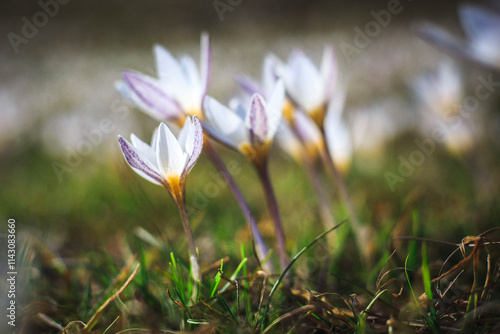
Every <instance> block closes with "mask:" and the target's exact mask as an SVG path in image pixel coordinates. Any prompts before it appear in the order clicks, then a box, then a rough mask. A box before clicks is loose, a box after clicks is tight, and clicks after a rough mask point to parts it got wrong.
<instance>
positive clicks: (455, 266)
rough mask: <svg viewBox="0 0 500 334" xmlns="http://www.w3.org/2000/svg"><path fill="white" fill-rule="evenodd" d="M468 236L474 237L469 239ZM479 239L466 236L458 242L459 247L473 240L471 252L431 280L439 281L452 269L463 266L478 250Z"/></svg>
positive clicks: (452, 270) (433, 281) (451, 271)
mask: <svg viewBox="0 0 500 334" xmlns="http://www.w3.org/2000/svg"><path fill="white" fill-rule="evenodd" d="M469 238H474V239H469ZM481 240H482V238H480V237H467V238H465V239H464V241H462V243H461V244H460V247H461V248H462V247H463V245H464V244H466V243H469V242H471V241H474V248H473V249H472V252H471V253H470V254H469V255H468V256H466V257H465V258H464V259H463V260H462V261H460V262H459V263H457V264H456V265H454V266H453V267H452V268H451V269H450V270H448V271H447V272H445V273H444V274H441V275H440V276H439V277H436V278H434V279H433V280H432V281H431V282H432V283H435V282H437V281H440V280H442V279H443V278H445V277H446V276H448V275H450V274H451V273H453V272H454V271H456V270H458V269H460V268H461V267H463V266H464V265H465V264H467V263H468V262H469V261H470V260H471V259H472V258H473V257H474V256H475V254H476V253H477V252H478V251H479V245H480V241H481Z"/></svg>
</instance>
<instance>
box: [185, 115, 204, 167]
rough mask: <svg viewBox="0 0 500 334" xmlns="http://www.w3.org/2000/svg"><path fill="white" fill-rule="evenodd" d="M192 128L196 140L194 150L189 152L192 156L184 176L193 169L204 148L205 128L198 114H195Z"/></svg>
mask: <svg viewBox="0 0 500 334" xmlns="http://www.w3.org/2000/svg"><path fill="white" fill-rule="evenodd" d="M191 129H192V131H194V142H193V145H192V148H193V151H192V152H187V154H189V155H190V156H189V160H188V162H187V164H186V167H185V168H184V172H183V173H182V174H183V176H186V175H187V174H188V173H189V172H190V171H191V169H192V168H193V166H194V164H195V163H196V161H197V160H198V158H199V157H200V154H201V151H202V149H203V128H202V126H201V122H200V120H199V119H198V117H196V116H193V126H192V128H191Z"/></svg>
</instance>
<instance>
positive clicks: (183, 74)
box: [116, 34, 211, 125]
mask: <svg viewBox="0 0 500 334" xmlns="http://www.w3.org/2000/svg"><path fill="white" fill-rule="evenodd" d="M154 54H155V59H156V68H157V75H158V78H152V77H150V76H148V75H145V74H142V73H139V72H134V71H124V72H123V74H122V76H123V83H118V84H117V85H116V87H117V89H118V91H119V92H120V93H121V94H122V95H123V96H124V97H125V98H127V99H128V100H130V101H132V102H133V103H134V104H136V105H137V106H138V107H139V108H140V109H141V110H143V111H144V112H146V113H147V114H148V115H150V116H152V117H153V118H155V119H157V120H159V121H169V122H173V123H175V124H177V125H181V124H183V123H184V118H185V116H186V115H189V116H198V117H202V110H201V108H202V103H203V98H204V97H205V95H206V93H207V90H208V82H209V77H210V64H211V52H210V42H209V38H208V35H207V34H202V36H201V55H200V68H199V70H198V68H197V67H196V64H195V62H194V60H193V58H192V57H190V56H188V55H183V56H181V57H179V58H178V59H176V58H174V56H172V54H171V53H170V52H169V51H168V50H167V49H165V48H164V47H162V46H160V45H155V46H154Z"/></svg>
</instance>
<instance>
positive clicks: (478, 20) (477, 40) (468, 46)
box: [417, 5, 500, 70]
mask: <svg viewBox="0 0 500 334" xmlns="http://www.w3.org/2000/svg"><path fill="white" fill-rule="evenodd" d="M459 17H460V21H461V23H462V27H463V30H464V32H465V40H461V39H459V38H457V37H455V36H453V35H452V34H450V33H449V32H447V31H446V30H444V29H442V28H441V27H439V26H437V25H435V24H432V23H427V22H426V23H423V24H420V25H419V26H418V27H417V29H418V32H419V34H420V35H421V36H422V37H423V38H424V39H426V40H427V41H429V42H430V43H432V44H434V45H436V46H437V47H439V48H440V49H443V50H444V51H445V52H447V53H449V54H452V55H455V56H458V57H461V58H464V59H467V60H469V61H473V62H476V63H479V64H481V65H485V66H487V67H491V68H496V69H497V70H500V14H499V13H498V12H494V11H493V10H488V9H485V8H483V7H479V6H475V5H464V6H460V7H459Z"/></svg>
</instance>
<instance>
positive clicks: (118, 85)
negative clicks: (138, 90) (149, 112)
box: [114, 80, 137, 104]
mask: <svg viewBox="0 0 500 334" xmlns="http://www.w3.org/2000/svg"><path fill="white" fill-rule="evenodd" d="M114 87H115V89H116V91H117V92H118V93H120V95H121V96H123V97H124V98H125V99H126V100H127V101H129V102H132V103H134V104H135V100H136V99H137V97H136V96H134V92H132V90H131V89H130V87H129V86H128V85H127V84H126V83H125V82H123V81H121V80H117V81H115V83H114Z"/></svg>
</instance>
